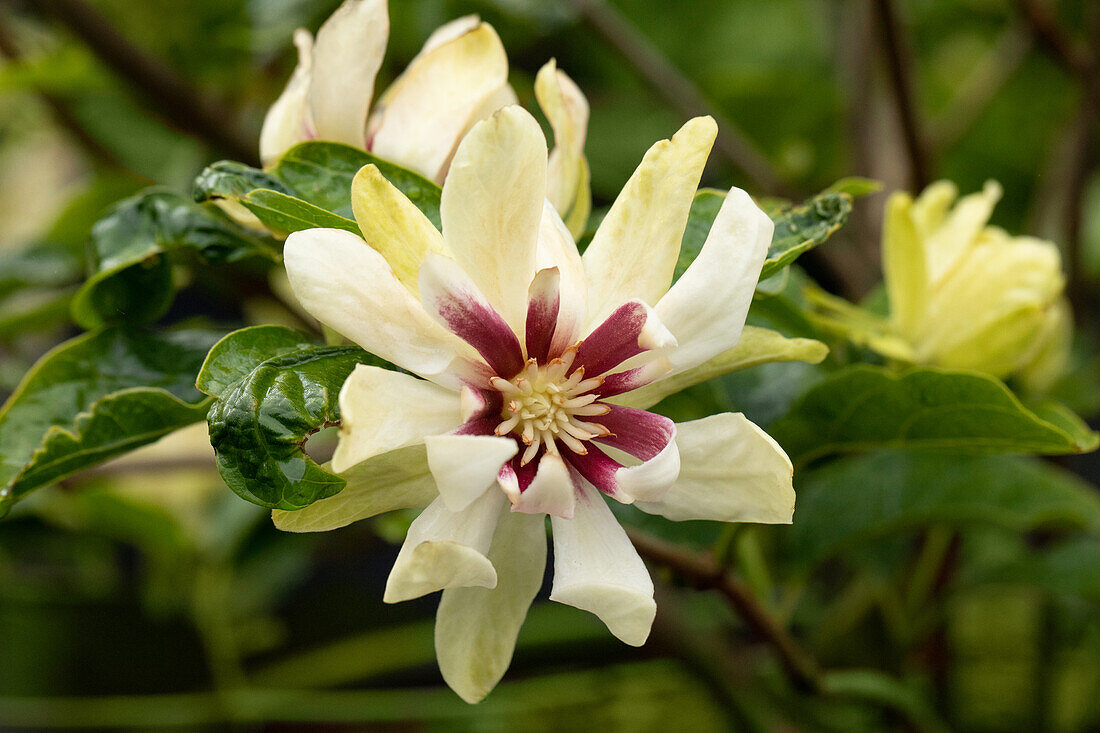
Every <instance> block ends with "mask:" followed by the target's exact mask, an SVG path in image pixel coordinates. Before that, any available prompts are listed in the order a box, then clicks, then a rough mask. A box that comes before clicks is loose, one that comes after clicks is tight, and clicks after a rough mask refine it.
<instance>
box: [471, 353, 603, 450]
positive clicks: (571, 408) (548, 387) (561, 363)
mask: <svg viewBox="0 0 1100 733" xmlns="http://www.w3.org/2000/svg"><path fill="white" fill-rule="evenodd" d="M576 355H577V349H576V347H575V346H571V347H570V348H568V349H566V350H565V353H564V354H562V355H561V356H560V357H558V358H557V359H554V360H552V361H551V362H550V363H548V364H545V365H543V366H540V365H539V364H538V363H537V362H536V361H535V360H534V359H529V360H528V361H527V366H525V367H524V368H523V370H522V371H521V372H520V373H519V374H517V375H516V376H515V377H513V378H512V379H511V380H510V381H509V380H507V379H502V378H501V377H493V378H492V379H491V380H490V382H491V383H492V385H493V387H495V388H496V389H498V390H500V392H501V394H502V395H503V396H504V409H503V410H502V411H501V418H503V420H502V422H501V423H500V424H499V425H497V427H496V430H495V431H494V432H495V433H496V434H497V435H507V434H508V433H516V434H517V435H518V436H519V438H520V440H522V441H523V442H524V444H525V445H526V446H527V448H526V450H524V451H523V455H522V456H521V457H520V465H527V464H528V463H530V462H531V460H532V459H534V457H535V455H536V454H537V453H538V450H539V447H540V446H546V450H547V451H548V452H550V453H557V452H558V446H557V441H559V440H560V441H561V442H562V443H564V444H565V446H566V447H567V448H569V450H571V451H573V452H574V453H578V454H580V455H584V454H586V453H588V449H587V448H585V446H584V441H587V440H591V439H592V438H600V437H604V436H607V435H610V434H611V431H610V430H608V429H607V428H606V427H605V426H603V425H599V424H597V423H592V422H588V421H586V420H583V419H581V418H585V417H595V416H598V415H606V414H607V413H608V412H610V411H611V408H610V407H609V406H607V405H604V404H596V399H597V398H598V397H599V395H598V394H594V393H592V390H594V389H596V388H597V387H599V386H600V385H601V384H603V379H602V378H601V377H592V378H589V379H585V378H584V367H580V368H578V369H574V370H573V372H572V373H571V374H570V373H569V369H570V367H571V366H572V365H573V360H574V358H576ZM567 375H568V376H567Z"/></svg>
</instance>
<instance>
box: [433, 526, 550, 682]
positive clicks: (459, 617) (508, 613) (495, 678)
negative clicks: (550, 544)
mask: <svg viewBox="0 0 1100 733" xmlns="http://www.w3.org/2000/svg"><path fill="white" fill-rule="evenodd" d="M545 525H546V520H545V519H543V517H542V515H538V516H532V515H527V514H512V515H508V514H507V513H506V514H505V515H504V516H502V517H501V518H500V523H499V524H498V525H497V530H496V534H495V535H493V543H492V546H491V547H490V548H489V560H490V561H491V562H492V563H493V566H494V567H495V568H496V571H497V585H496V588H493V589H491V590H490V589H487V588H448V589H447V590H445V591H443V598H442V599H441V600H440V601H439V610H438V611H437V612H436V616H435V654H436V657H437V658H438V659H439V671H440V672H442V673H443V679H444V681H446V683H447V684H448V685H449V686H450V688H451V689H452V690H454V691H455V692H457V693H458V695H459V696H460V697H461V698H462V699H463V700H465V701H466V702H468V703H476V702H480V701H481V700H482V699H483V698H484V697H485V696H486V695H488V694H489V692H490V691H491V690H492V689H493V688H494V687H496V684H497V683H498V682H500V679H501V677H503V676H504V673H505V672H506V671H507V669H508V665H509V664H510V663H511V661H512V652H513V651H514V650H515V646H516V636H517V635H518V634H519V629H520V627H521V626H522V625H523V620H524V618H526V616H527V609H528V608H529V607H530V606H531V601H533V600H534V598H535V595H536V594H537V593H538V591H539V588H540V587H541V586H542V575H543V570H544V568H545V567H546V529H545Z"/></svg>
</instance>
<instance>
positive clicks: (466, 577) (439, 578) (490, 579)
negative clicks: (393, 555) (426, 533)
mask: <svg viewBox="0 0 1100 733" xmlns="http://www.w3.org/2000/svg"><path fill="white" fill-rule="evenodd" d="M398 559H399V560H400V559H401V558H398ZM496 585H497V571H496V568H494V567H493V563H492V562H490V561H489V558H487V557H485V555H483V554H481V553H480V552H478V551H477V550H475V549H473V548H472V547H468V546H466V545H463V544H460V543H458V542H451V541H439V542H432V541H428V542H421V543H420V544H419V545H417V546H416V547H415V548H414V549H413V551H412V552H411V553H409V556H408V559H407V561H405V562H403V563H398V564H395V565H394V567H393V570H392V571H391V572H390V576H389V578H388V579H387V580H386V590H385V593H384V594H383V595H382V602H383V603H401V602H403V601H411V600H412V599H414V598H419V597H421V596H424V595H427V594H429V593H435V592H436V591H439V590H443V589H444V588H456V587H463V588H468V587H479V588H490V589H491V588H495V587H496Z"/></svg>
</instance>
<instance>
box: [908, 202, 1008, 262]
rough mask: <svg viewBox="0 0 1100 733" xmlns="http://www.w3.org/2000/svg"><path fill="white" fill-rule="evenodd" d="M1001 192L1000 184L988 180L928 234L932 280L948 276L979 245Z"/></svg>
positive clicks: (927, 241) (926, 245) (927, 243)
mask: <svg viewBox="0 0 1100 733" xmlns="http://www.w3.org/2000/svg"><path fill="white" fill-rule="evenodd" d="M1001 193H1002V190H1001V186H1000V184H999V183H997V182H996V181H987V182H986V184H985V187H984V188H983V189H982V190H981V191H980V192H979V193H972V194H970V195H969V196H963V197H962V198H961V199H959V202H958V203H957V204H955V207H954V208H953V209H951V211H950V212H949V213H948V214H947V216H946V218H945V219H944V221H943V223H942V224H941V225H940V226H939V227H938V228H936V229H935V230H933V231H932V232H930V233H929V234H928V237H927V239H926V240H925V245H924V246H925V248H926V251H927V255H928V274H929V279H930V281H931V282H933V283H936V282H937V281H939V280H940V279H941V278H943V277H945V276H946V275H947V274H948V273H949V272H950V271H951V270H952V269H954V267H955V266H956V265H957V264H959V263H960V262H961V260H962V258H963V257H964V256H965V255H966V254H967V252H968V251H969V250H970V249H971V248H972V247H973V246H974V245H975V244H977V241H978V234H979V233H980V232H981V231H982V229H983V228H984V227H985V225H986V223H987V222H988V221H989V217H990V216H992V215H993V207H995V206H996V205H997V202H998V201H1000V200H1001Z"/></svg>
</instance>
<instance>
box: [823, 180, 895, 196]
mask: <svg viewBox="0 0 1100 733" xmlns="http://www.w3.org/2000/svg"><path fill="white" fill-rule="evenodd" d="M881 190H882V181H876V180H875V179H874V178H864V177H863V176H848V177H847V178H841V179H840V180H839V181H837V182H836V183H834V184H833V185H831V186H829V187H828V188H826V189H825V190H824V191H822V193H846V194H848V195H849V196H851V197H852V198H854V199H858V198H863V197H864V196H870V195H871V194H873V193H878V192H879V191H881Z"/></svg>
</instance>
